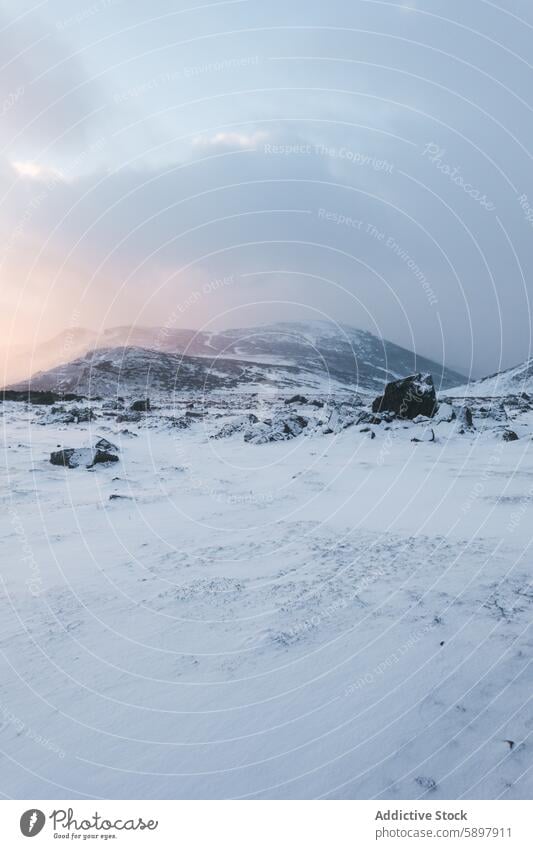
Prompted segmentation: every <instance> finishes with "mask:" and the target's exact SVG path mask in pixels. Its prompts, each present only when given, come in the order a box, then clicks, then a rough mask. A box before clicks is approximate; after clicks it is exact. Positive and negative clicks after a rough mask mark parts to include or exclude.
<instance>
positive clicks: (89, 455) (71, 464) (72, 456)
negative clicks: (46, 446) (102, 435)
mask: <svg viewBox="0 0 533 849" xmlns="http://www.w3.org/2000/svg"><path fill="white" fill-rule="evenodd" d="M100 443H107V444H108V445H111V443H108V442H107V439H102V440H100V441H99V443H97V444H96V445H95V447H94V448H62V449H61V450H60V451H52V453H51V454H50V462H51V463H52V465H53V466H64V467H65V468H67V469H77V468H78V467H79V466H85V468H87V469H92V467H93V466H96V465H97V464H98V463H118V457H117V455H116V454H113V453H112V452H111V451H108V450H107V449H105V448H102V447H98V445H99V444H100ZM113 447H114V446H113ZM115 450H116V449H115Z"/></svg>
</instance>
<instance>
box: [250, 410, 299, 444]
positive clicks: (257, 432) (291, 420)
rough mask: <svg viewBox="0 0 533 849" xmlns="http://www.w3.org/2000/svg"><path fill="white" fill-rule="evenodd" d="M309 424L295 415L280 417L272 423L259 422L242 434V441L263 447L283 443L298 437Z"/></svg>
mask: <svg viewBox="0 0 533 849" xmlns="http://www.w3.org/2000/svg"><path fill="white" fill-rule="evenodd" d="M308 424H309V419H307V418H306V417H305V416H298V415H296V414H293V415H289V416H282V417H280V418H278V419H274V421H271V420H267V421H264V422H259V423H258V424H256V425H253V426H252V427H251V428H249V429H248V430H247V431H246V432H245V434H244V441H245V442H251V443H252V445H264V444H265V443H267V442H283V441H285V440H287V439H294V437H295V436H300V434H301V433H302V432H303V430H304V428H306V427H307V425H308Z"/></svg>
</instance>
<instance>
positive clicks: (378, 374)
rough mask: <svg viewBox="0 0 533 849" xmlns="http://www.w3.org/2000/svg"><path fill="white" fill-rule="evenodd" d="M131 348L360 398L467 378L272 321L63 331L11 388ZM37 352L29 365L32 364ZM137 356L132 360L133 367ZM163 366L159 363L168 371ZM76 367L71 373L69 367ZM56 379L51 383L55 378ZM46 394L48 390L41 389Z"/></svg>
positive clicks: (337, 335)
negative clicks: (425, 375) (389, 387)
mask: <svg viewBox="0 0 533 849" xmlns="http://www.w3.org/2000/svg"><path fill="white" fill-rule="evenodd" d="M121 348H132V349H133V348H134V349H138V350H140V349H142V350H145V351H155V352H157V353H160V354H170V355H182V356H187V357H196V358H204V359H224V360H235V361H241V362H247V363H256V364H258V365H262V366H263V367H264V369H265V374H266V371H267V367H270V368H271V369H279V368H284V369H288V368H291V369H292V368H299V369H301V370H303V372H304V373H305V374H306V375H307V376H309V374H311V373H314V374H315V375H318V376H320V378H321V380H324V379H331V380H333V381H334V382H338V383H340V384H344V385H346V386H349V387H352V388H353V387H356V388H359V389H361V390H366V391H376V392H377V391H379V390H381V389H382V387H383V385H384V383H386V382H388V381H390V380H394V379H397V378H399V377H405V376H407V375H408V374H412V373H414V372H418V371H430V372H432V374H433V375H434V378H435V384H436V386H437V388H438V389H448V388H451V387H453V386H457V385H461V384H464V381H465V376H464V375H462V374H460V373H459V372H456V371H454V370H453V369H448V368H446V367H444V366H442V365H441V364H439V363H437V362H435V361H434V360H431V359H429V358H427V357H422V356H419V355H417V354H416V353H415V352H413V351H410V350H409V349H407V348H403V347H402V346H400V345H396V344H395V343H393V342H389V341H388V340H386V339H380V338H378V337H377V336H375V335H374V334H372V333H371V332H370V331H367V330H359V329H357V328H354V327H351V326H349V325H345V324H337V323H335V322H329V321H310V322H309V321H307V322H302V321H299V322H298V321H294V322H275V323H271V324H264V325H257V326H252V327H241V328H233V329H228V330H221V331H196V330H189V329H186V328H184V329H182V328H168V327H165V326H163V327H152V328H150V327H128V326H121V327H115V328H109V329H108V330H106V331H104V332H103V333H102V334H96V333H93V332H92V331H87V330H85V329H82V330H80V331H79V333H78V332H77V331H76V329H72V328H71V329H67V330H65V331H63V332H62V333H61V334H59V335H58V336H56V337H54V339H52V340H50V341H49V342H48V343H45V346H44V351H45V364H44V368H41V369H39V370H37V369H34V370H33V374H32V375H31V376H25V377H24V378H23V379H16V380H15V381H12V382H11V383H10V386H11V387H18V386H20V384H21V383H24V384H28V383H31V384H32V385H33V386H34V388H35V386H36V384H35V381H36V380H37V379H38V380H39V385H41V386H42V385H44V384H45V383H46V378H45V375H46V373H47V372H49V371H53V372H56V370H57V368H58V367H59V366H63V367H64V368H66V367H67V366H68V365H69V364H73V363H76V362H77V361H79V362H78V366H79V367H81V366H82V362H81V361H82V360H84V358H86V357H87V356H88V355H89V354H90V353H91V352H92V351H104V350H105V351H110V350H113V349H121ZM38 356H39V352H38V351H36V353H35V356H34V360H35V361H37V357H38ZM138 359H139V357H137V360H138ZM167 366H168V362H167V363H165V366H164V368H165V369H166V368H167ZM73 367H74V368H75V367H76V366H73ZM56 377H57V375H56V374H54V375H51V376H50V379H55V378H56ZM45 388H46V387H45Z"/></svg>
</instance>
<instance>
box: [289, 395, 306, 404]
mask: <svg viewBox="0 0 533 849" xmlns="http://www.w3.org/2000/svg"><path fill="white" fill-rule="evenodd" d="M285 403H286V404H308V403H309V401H308V400H307V398H306V397H305V395H293V396H292V398H286V399H285Z"/></svg>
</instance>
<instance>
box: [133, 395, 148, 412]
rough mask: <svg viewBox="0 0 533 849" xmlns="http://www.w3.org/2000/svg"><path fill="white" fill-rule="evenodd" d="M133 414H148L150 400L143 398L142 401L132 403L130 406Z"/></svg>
mask: <svg viewBox="0 0 533 849" xmlns="http://www.w3.org/2000/svg"><path fill="white" fill-rule="evenodd" d="M130 410H131V411H132V412H133V413H149V412H150V410H151V406H150V399H149V398H145V399H144V400H142V401H134V402H133V404H131V406H130Z"/></svg>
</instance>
